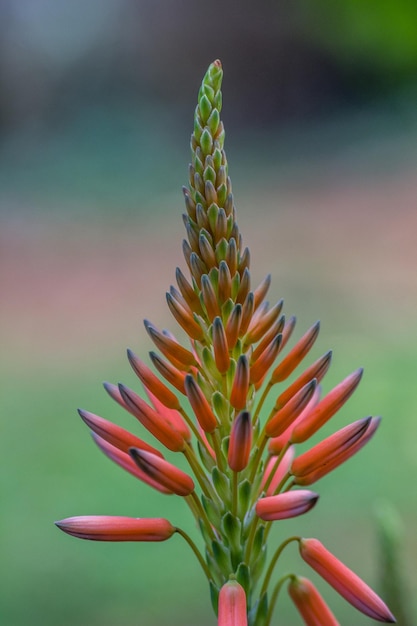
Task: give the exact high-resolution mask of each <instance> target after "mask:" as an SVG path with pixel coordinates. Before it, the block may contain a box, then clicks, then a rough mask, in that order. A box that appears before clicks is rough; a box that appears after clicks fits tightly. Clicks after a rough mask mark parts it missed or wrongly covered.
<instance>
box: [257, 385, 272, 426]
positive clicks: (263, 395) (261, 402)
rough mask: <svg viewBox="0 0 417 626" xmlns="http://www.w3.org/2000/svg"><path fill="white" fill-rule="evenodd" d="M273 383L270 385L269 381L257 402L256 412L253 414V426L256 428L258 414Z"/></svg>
mask: <svg viewBox="0 0 417 626" xmlns="http://www.w3.org/2000/svg"><path fill="white" fill-rule="evenodd" d="M273 385H274V383H272V382H271V381H269V383H268V384H267V386H266V387H265V389H264V391H263V394H262V395H261V397H260V399H259V402H258V406H257V407H256V411H255V413H254V414H253V420H252V423H253V426H256V424H257V422H258V419H259V413H260V412H261V409H262V407H263V404H264V402H265V400H266V398H267V396H268V393H269V392H270V391H271V389H272V387H273Z"/></svg>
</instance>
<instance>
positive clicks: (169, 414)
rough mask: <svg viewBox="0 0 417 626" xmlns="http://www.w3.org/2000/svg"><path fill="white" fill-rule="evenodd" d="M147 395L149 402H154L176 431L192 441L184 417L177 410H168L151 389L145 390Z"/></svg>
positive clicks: (156, 408) (158, 410)
mask: <svg viewBox="0 0 417 626" xmlns="http://www.w3.org/2000/svg"><path fill="white" fill-rule="evenodd" d="M145 391H146V394H147V396H148V398H149V400H150V401H151V402H152V404H153V406H154V408H155V410H156V412H157V413H159V415H161V417H163V418H164V419H166V421H167V422H169V423H170V424H171V425H172V426H173V428H175V430H177V431H178V432H179V433H181V435H182V436H183V437H184V439H185V441H191V431H190V429H189V428H188V425H187V424H186V422H185V421H184V418H183V417H182V415H181V414H180V413H179V412H178V411H176V410H175V409H168V407H166V406H165V405H164V404H162V402H161V401H160V400H159V399H158V398H157V397H156V396H154V395H153V393H152V392H151V391H149V389H145Z"/></svg>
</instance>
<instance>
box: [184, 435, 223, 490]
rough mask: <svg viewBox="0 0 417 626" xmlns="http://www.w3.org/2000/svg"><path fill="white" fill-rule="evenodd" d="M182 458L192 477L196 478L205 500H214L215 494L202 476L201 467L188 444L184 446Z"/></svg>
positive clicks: (208, 482) (203, 475)
mask: <svg viewBox="0 0 417 626" xmlns="http://www.w3.org/2000/svg"><path fill="white" fill-rule="evenodd" d="M184 456H185V458H186V459H187V461H188V463H189V464H190V467H191V469H192V470H193V472H194V475H195V477H196V478H197V480H198V484H199V485H200V487H201V490H202V491H203V493H204V495H205V496H207V498H211V499H214V500H216V493H215V491H214V489H213V488H212V486H211V484H210V481H209V480H208V478H207V476H206V475H205V474H204V471H203V470H202V469H201V466H200V464H199V462H198V460H197V458H196V456H195V453H194V450H193V449H192V447H191V446H190V444H188V443H186V444H185V448H184ZM217 499H218V498H217Z"/></svg>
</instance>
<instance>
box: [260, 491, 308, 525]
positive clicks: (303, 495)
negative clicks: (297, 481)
mask: <svg viewBox="0 0 417 626" xmlns="http://www.w3.org/2000/svg"><path fill="white" fill-rule="evenodd" d="M318 497H319V496H318V494H317V493H314V491H308V490H306V489H299V490H298V491H288V492H286V493H279V494H278V495H276V496H267V497H266V498H260V499H259V500H258V502H257V503H256V514H257V515H258V517H260V518H261V519H263V520H264V521H266V522H272V521H274V520H280V519H288V518H289V517H297V515H302V514H303V513H307V511H309V510H310V509H312V508H313V506H314V505H315V504H316V502H317V500H318Z"/></svg>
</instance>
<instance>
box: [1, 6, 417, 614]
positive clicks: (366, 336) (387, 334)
mask: <svg viewBox="0 0 417 626" xmlns="http://www.w3.org/2000/svg"><path fill="white" fill-rule="evenodd" d="M416 35H417V5H416V4H415V3H414V2H412V1H409V2H408V1H406V0H398V1H397V2H395V3H393V2H390V1H389V0H379V1H378V2H366V3H365V2H359V1H352V0H341V1H340V2H338V3H334V2H331V1H330V0H316V2H314V3H310V2H307V1H303V0H295V1H293V2H285V1H279V0H275V1H271V0H259V1H258V2H256V3H255V2H246V1H241V2H232V1H231V0H211V2H199V1H195V0H194V1H191V0H189V1H187V0H184V1H180V0H159V1H158V2H154V1H153V0H137V1H135V0H88V1H87V2H86V1H85V0H73V1H72V2H56V1H54V0H19V1H18V2H15V1H13V0H0V133H1V134H0V211H1V232H0V238H1V257H2V260H1V296H2V297H1V335H2V339H1V390H2V391H1V424H2V425H1V431H0V432H1V437H0V448H1V460H2V472H1V476H2V478H1V484H2V489H1V495H0V497H1V517H0V528H1V532H0V543H1V547H0V553H1V568H0V616H1V617H0V621H1V623H2V624H4V625H5V626H22V625H23V624H29V623H30V624H32V625H33V626H37V625H42V626H50V625H51V626H52V625H54V626H56V625H59V626H75V625H77V626H80V625H87V624H88V625H89V626H98V625H100V626H115V625H117V626H133V624H146V625H147V626H162V625H164V624H171V626H176V625H178V626H179V625H180V624H181V625H182V626H183V625H191V624H195V623H199V624H204V625H207V626H209V625H214V623H215V619H214V617H213V616H212V614H211V607H210V602H209V595H208V590H207V588H206V585H205V582H204V579H203V576H202V575H201V574H200V571H199V567H198V565H197V563H196V562H195V561H194V559H193V556H192V555H191V553H190V551H189V550H188V548H187V546H186V545H185V544H183V543H182V541H181V538H179V537H174V538H173V539H172V540H171V541H170V542H168V543H165V544H153V545H151V544H149V545H148V544H99V543H89V542H82V541H77V540H75V539H72V538H70V537H67V536H64V535H63V534H61V533H60V532H59V531H58V530H57V529H56V528H55V527H54V526H53V521H54V519H60V518H62V517H66V516H69V515H76V514H121V515H132V516H166V517H168V518H169V519H170V520H171V521H172V522H173V523H175V524H177V525H183V526H184V528H186V529H187V530H188V531H189V532H190V533H191V534H192V535H193V536H195V529H194V528H193V525H192V522H191V520H190V519H189V518H188V516H187V511H186V507H185V505H183V503H182V501H181V500H180V499H178V501H177V500H176V499H175V498H168V497H167V498H165V499H164V498H163V496H160V495H158V494H157V493H156V492H155V493H153V492H152V491H151V489H149V488H147V487H145V486H142V485H140V484H138V482H137V481H135V479H134V478H132V477H131V476H129V475H127V474H126V475H125V474H124V473H123V472H122V470H120V469H118V468H117V467H115V466H113V465H112V464H111V463H110V462H109V461H108V460H107V459H105V458H104V457H102V456H101V455H100V452H99V451H98V450H97V449H96V448H95V446H94V444H93V442H92V441H91V438H90V436H89V434H88V431H87V430H86V428H85V426H84V425H83V423H82V422H81V420H80V419H79V418H78V416H77V414H76V410H75V409H76V407H77V406H81V407H83V408H87V409H89V410H91V411H93V412H96V413H98V414H100V415H103V416H104V417H106V418H109V419H113V420H114V421H116V422H118V423H119V424H121V425H123V426H124V427H125V428H129V427H130V428H132V429H134V428H137V425H136V424H135V423H132V419H129V416H128V415H124V414H123V412H122V411H121V410H119V408H118V407H117V406H115V405H113V404H112V402H111V400H110V399H109V398H108V397H107V396H106V394H105V392H104V391H103V390H102V388H101V382H102V380H110V381H111V382H117V381H119V380H122V381H123V382H125V383H126V384H128V385H131V386H134V387H136V388H138V383H137V381H135V378H134V375H133V373H132V372H131V371H130V369H129V366H128V364H127V361H126V358H125V348H126V347H127V346H129V347H131V348H132V349H133V350H135V351H136V352H138V353H139V354H141V355H146V352H147V351H148V350H150V349H151V344H150V341H149V339H148V337H147V334H146V332H145V330H144V327H143V325H142V319H143V318H145V317H146V318H150V319H151V320H152V321H154V322H155V323H156V324H157V325H159V326H165V327H168V328H169V329H170V330H172V331H175V330H176V327H175V323H174V321H173V320H172V319H171V318H170V317H169V315H168V313H167V307H166V305H165V291H166V290H167V288H168V287H169V285H170V284H171V283H172V282H173V280H174V270H175V267H176V266H177V265H180V266H181V267H182V268H184V265H185V264H184V262H183V259H182V256H181V240H182V237H183V226H182V221H181V213H182V212H183V203H182V195H181V185H182V184H184V183H186V180H187V164H188V159H189V147H188V139H189V135H190V132H191V128H192V115H193V110H194V107H195V102H196V94H197V90H198V87H199V84H200V81H201V78H202V76H203V74H204V72H205V70H206V67H207V66H208V64H209V63H210V62H211V61H212V60H214V59H215V58H217V57H219V58H221V60H222V62H223V66H224V70H225V80H224V89H223V94H224V108H223V119H224V122H225V126H226V132H227V139H226V149H227V153H228V157H229V162H230V173H231V176H232V180H233V183H234V191H235V197H236V201H237V207H238V215H239V224H240V228H241V231H242V233H243V236H244V241H245V243H246V244H247V245H249V246H250V248H251V252H252V275H253V279H254V281H256V282H259V281H260V280H261V279H262V278H263V277H264V275H265V274H266V273H268V272H271V273H272V275H273V284H272V288H271V293H270V297H271V301H275V300H276V299H278V298H280V297H284V298H285V303H286V304H285V310H286V313H287V314H288V315H291V314H294V313H295V314H296V315H297V319H298V323H297V330H296V333H295V336H296V337H299V336H301V334H302V333H303V332H304V331H305V330H306V329H307V328H308V327H309V326H310V325H311V324H312V323H314V322H315V321H316V320H317V319H321V321H322V330H321V336H320V337H319V340H318V342H317V347H315V348H314V354H312V355H311V357H309V360H308V362H309V363H310V362H312V359H313V358H314V357H316V356H319V355H320V354H322V353H324V352H325V351H326V350H327V349H329V348H333V350H334V360H333V365H332V368H331V370H330V372H329V374H328V375H327V377H326V379H325V383H324V388H325V390H328V389H330V388H331V386H332V385H334V384H336V383H337V382H339V380H341V379H342V378H343V377H344V376H346V375H347V374H349V373H350V372H351V371H353V370H354V369H356V368H357V367H358V366H364V367H365V376H364V379H363V382H362V383H361V385H360V387H359V389H358V391H357V392H356V394H355V396H354V397H353V398H352V399H351V400H350V402H349V403H348V405H347V406H346V407H345V408H344V409H343V411H342V412H341V413H340V414H339V415H338V416H337V417H335V418H334V419H333V420H332V424H331V425H329V427H328V428H327V429H323V431H322V432H321V433H320V434H321V435H323V434H327V433H330V432H332V431H333V430H335V429H336V428H338V427H341V426H343V425H344V424H346V423H348V421H353V420H354V419H357V418H359V417H363V416H365V415H367V414H382V415H383V418H384V419H383V422H382V426H381V428H380V431H379V432H378V434H377V436H376V437H375V439H374V440H372V442H371V443H370V444H369V446H368V447H367V448H365V449H364V450H363V451H362V452H361V453H360V455H358V457H356V458H353V459H352V460H351V461H349V463H348V464H347V465H346V466H345V467H341V468H339V469H338V470H337V471H336V472H335V473H334V474H333V475H331V476H329V477H327V478H325V479H323V480H322V481H321V483H320V484H319V485H318V486H317V488H318V490H319V492H320V494H321V500H320V504H319V506H318V507H316V509H315V510H314V511H313V512H312V513H310V514H309V515H308V516H306V517H305V518H299V519H298V520H295V521H293V522H291V523H289V522H288V523H283V524H282V526H279V527H278V528H277V530H276V535H275V539H274V540H276V541H279V538H280V537H285V536H286V535H287V534H288V533H291V534H294V532H296V533H300V534H303V535H304V536H318V537H319V538H320V539H321V540H322V541H323V542H324V543H325V544H326V545H327V546H328V548H329V549H331V550H332V551H333V552H335V553H336V554H337V555H338V556H339V557H340V558H342V559H344V560H345V562H346V563H347V564H348V565H349V566H350V567H352V568H353V569H354V570H356V571H357V572H358V573H359V574H360V575H361V576H363V577H364V578H365V579H366V580H367V581H368V582H369V583H370V584H371V585H372V586H374V587H376V588H377V589H381V585H382V582H381V578H382V567H381V556H380V549H379V544H378V523H377V518H378V516H377V511H378V510H379V509H380V508H381V507H387V506H388V507H389V508H391V509H392V511H393V514H394V515H395V516H397V517H398V521H399V525H400V527H401V528H402V529H403V530H402V532H403V534H402V535H401V532H400V535H401V536H402V538H403V539H402V543H400V550H399V553H398V554H399V560H400V571H401V574H402V575H403V578H404V581H405V582H404V585H403V589H404V590H405V592H406V595H408V597H409V598H411V600H410V614H414V619H416V618H415V616H416V615H417V611H416V609H417V607H416V601H415V599H414V600H413V599H412V592H413V590H415V588H416V583H417V574H416V570H415V563H416V561H417V539H416V533H415V528H416V526H417V524H416V522H417V494H416V475H417V386H416V380H417V333H416V330H417V289H416V263H417V245H416V240H417V207H416V199H417V174H416V166H417V110H416V100H417V36H416ZM136 432H139V431H138V430H136ZM287 552H288V553H287V554H286V555H285V559H286V560H284V563H283V567H284V571H287V568H291V569H294V570H295V571H297V572H300V573H304V574H305V573H306V571H307V570H306V568H305V567H303V565H302V564H300V560H299V558H298V557H297V554H296V550H295V549H291V548H289V549H288V551H287ZM313 578H314V580H315V581H316V583H317V584H318V585H319V586H320V588H321V589H322V590H323V592H324V594H325V596H326V598H327V600H328V602H329V604H330V605H331V606H332V608H333V610H334V611H335V612H336V613H337V615H338V617H339V619H340V621H341V623H343V624H346V625H349V626H353V625H355V626H356V625H358V624H359V625H361V624H366V623H369V620H367V619H365V618H362V617H361V616H360V615H358V614H357V613H356V611H354V610H353V609H352V608H351V607H350V606H349V605H346V603H345V602H343V601H342V600H341V599H340V598H339V597H338V596H337V594H335V593H334V592H333V590H332V589H330V588H328V587H327V588H326V585H324V584H321V583H320V581H318V580H317V577H316V576H313ZM414 598H415V596H414ZM413 605H414V606H413ZM275 623H277V624H279V623H285V624H287V625H288V626H292V625H293V624H294V625H295V624H299V623H300V618H299V617H298V615H297V614H296V612H295V609H294V608H293V607H292V606H291V605H290V602H289V600H288V599H287V597H286V592H285V591H283V593H282V598H281V600H280V602H279V604H278V611H277V614H276V621H275ZM409 623H410V624H411V623H415V622H413V618H411V619H410V621H409ZM404 624H405V622H404Z"/></svg>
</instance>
